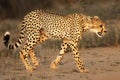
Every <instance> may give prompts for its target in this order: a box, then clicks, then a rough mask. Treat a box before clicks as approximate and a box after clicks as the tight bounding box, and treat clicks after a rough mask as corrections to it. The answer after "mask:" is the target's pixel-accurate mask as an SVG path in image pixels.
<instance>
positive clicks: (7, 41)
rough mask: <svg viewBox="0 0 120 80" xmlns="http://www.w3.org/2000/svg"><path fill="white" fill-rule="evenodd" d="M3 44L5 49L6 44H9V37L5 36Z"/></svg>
mask: <svg viewBox="0 0 120 80" xmlns="http://www.w3.org/2000/svg"><path fill="white" fill-rule="evenodd" d="M3 40H4V44H5V46H6V47H8V44H9V40H10V35H5V36H4V38H3Z"/></svg>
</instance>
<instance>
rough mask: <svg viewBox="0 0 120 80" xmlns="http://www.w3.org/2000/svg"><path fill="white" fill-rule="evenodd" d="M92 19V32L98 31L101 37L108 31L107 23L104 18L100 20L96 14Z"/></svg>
mask: <svg viewBox="0 0 120 80" xmlns="http://www.w3.org/2000/svg"><path fill="white" fill-rule="evenodd" d="M91 21H92V25H91V28H90V31H91V32H94V33H96V34H97V35H98V36H99V37H102V36H104V35H105V34H106V33H107V30H106V28H105V27H106V26H105V23H104V22H103V21H102V20H100V18H99V17H98V16H94V17H93V18H92V19H91Z"/></svg>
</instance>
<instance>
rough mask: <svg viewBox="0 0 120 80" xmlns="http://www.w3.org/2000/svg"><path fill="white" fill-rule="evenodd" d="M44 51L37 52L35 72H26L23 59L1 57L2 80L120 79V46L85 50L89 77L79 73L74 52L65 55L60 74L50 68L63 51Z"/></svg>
mask: <svg viewBox="0 0 120 80" xmlns="http://www.w3.org/2000/svg"><path fill="white" fill-rule="evenodd" d="M41 50H43V49H39V51H36V52H37V53H38V52H39V54H37V57H38V58H39V61H40V65H39V66H38V68H37V69H36V70H35V71H33V72H32V73H29V72H28V71H26V70H25V68H24V66H23V64H22V62H21V60H20V59H19V58H11V57H10V56H8V57H1V58H0V80H120V47H105V48H89V49H81V50H80V53H81V56H82V59H83V60H84V62H85V63H84V64H85V65H86V68H88V69H89V73H87V74H83V73H80V72H79V71H78V68H77V67H76V65H75V61H74V58H73V55H72V53H71V52H69V53H66V54H65V56H64V59H63V60H62V62H61V63H60V65H59V67H58V69H57V70H56V71H54V70H52V69H50V67H49V65H50V63H51V62H52V60H54V59H55V57H56V56H57V54H58V52H59V51H58V50H50V49H47V50H45V49H44V50H43V51H41ZM40 51H41V52H40Z"/></svg>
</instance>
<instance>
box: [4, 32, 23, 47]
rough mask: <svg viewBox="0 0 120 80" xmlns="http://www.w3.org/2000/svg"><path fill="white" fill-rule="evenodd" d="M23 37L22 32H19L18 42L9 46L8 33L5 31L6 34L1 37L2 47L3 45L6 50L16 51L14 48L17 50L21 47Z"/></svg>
mask: <svg viewBox="0 0 120 80" xmlns="http://www.w3.org/2000/svg"><path fill="white" fill-rule="evenodd" d="M24 37H25V36H24V35H23V32H21V34H20V37H19V39H18V41H17V42H15V44H10V43H9V40H10V32H8V31H7V32H5V34H4V37H3V40H4V45H5V46H6V47H7V48H8V49H16V48H18V47H19V46H20V45H21V43H22V41H23V38H24Z"/></svg>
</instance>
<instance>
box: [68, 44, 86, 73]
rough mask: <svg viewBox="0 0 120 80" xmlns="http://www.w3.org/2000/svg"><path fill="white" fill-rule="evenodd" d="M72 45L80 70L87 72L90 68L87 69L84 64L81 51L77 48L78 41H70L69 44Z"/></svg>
mask: <svg viewBox="0 0 120 80" xmlns="http://www.w3.org/2000/svg"><path fill="white" fill-rule="evenodd" d="M69 45H70V47H71V48H72V51H73V55H74V58H75V61H76V65H77V67H78V68H79V70H80V72H82V73H87V72H88V70H87V69H85V66H84V64H83V61H82V59H81V58H80V55H79V52H78V49H77V47H76V46H77V43H70V44H69Z"/></svg>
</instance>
